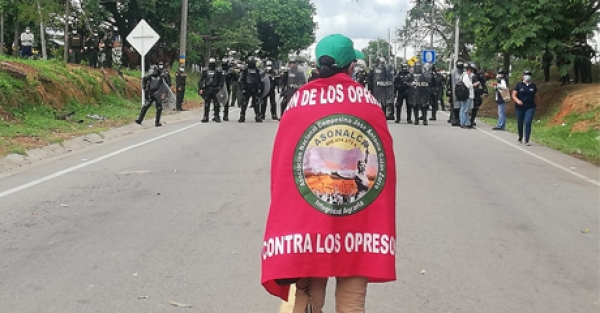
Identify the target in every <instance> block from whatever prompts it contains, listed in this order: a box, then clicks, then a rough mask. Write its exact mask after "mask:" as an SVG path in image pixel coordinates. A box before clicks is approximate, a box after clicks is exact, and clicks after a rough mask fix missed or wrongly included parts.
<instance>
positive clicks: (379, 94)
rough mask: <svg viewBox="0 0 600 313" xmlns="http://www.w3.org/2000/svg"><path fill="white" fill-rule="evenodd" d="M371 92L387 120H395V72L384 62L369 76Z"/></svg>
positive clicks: (378, 64) (379, 61) (378, 63)
mask: <svg viewBox="0 0 600 313" xmlns="http://www.w3.org/2000/svg"><path fill="white" fill-rule="evenodd" d="M367 82H368V85H369V91H371V93H372V94H373V96H375V98H376V99H377V101H378V102H379V104H381V109H382V110H383V114H385V115H386V119H387V120H393V119H394V112H393V111H394V107H393V104H394V71H393V68H392V67H391V66H387V65H386V64H385V63H384V61H383V60H378V62H377V66H376V67H375V68H374V69H372V70H371V71H370V72H369V74H368V75H367Z"/></svg>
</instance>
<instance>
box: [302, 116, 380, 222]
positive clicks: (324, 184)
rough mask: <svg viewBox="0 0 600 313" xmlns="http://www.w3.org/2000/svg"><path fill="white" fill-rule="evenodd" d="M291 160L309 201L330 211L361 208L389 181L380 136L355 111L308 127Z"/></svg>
mask: <svg viewBox="0 0 600 313" xmlns="http://www.w3.org/2000/svg"><path fill="white" fill-rule="evenodd" d="M292 163H293V171H294V178H295V181H296V186H297V187H298V190H299V191H300V193H301V194H302V196H303V197H304V199H305V200H306V201H307V202H308V203H309V204H310V205H311V206H312V207H313V208H315V209H317V210H318V211H321V212H322V213H325V214H328V215H335V216H346V215H352V214H354V213H357V212H360V211H361V210H363V209H365V208H366V207H367V206H368V205H369V204H371V203H372V202H373V201H375V199H376V198H377V196H379V194H380V193H381V190H382V189H383V186H384V185H385V164H386V163H385V151H384V149H383V144H382V142H381V138H380V137H379V135H378V134H377V132H376V131H375V129H373V127H371V125H369V124H368V123H367V122H365V121H364V120H362V119H360V118H358V117H356V116H353V115H341V114H340V115H338V114H336V115H330V116H327V117H325V118H322V119H320V120H318V121H316V122H315V123H313V124H312V125H311V126H309V127H308V129H307V130H306V131H305V132H304V134H303V135H302V137H301V138H300V141H299V144H298V145H297V146H296V151H295V153H294V160H293V162H292Z"/></svg>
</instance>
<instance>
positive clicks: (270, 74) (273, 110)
mask: <svg viewBox="0 0 600 313" xmlns="http://www.w3.org/2000/svg"><path fill="white" fill-rule="evenodd" d="M265 72H266V73H265V74H266V75H267V76H268V77H269V90H268V93H267V96H266V97H265V98H264V99H262V103H261V105H260V112H261V113H260V114H261V119H263V120H264V119H265V116H266V114H267V100H268V101H269V103H270V109H271V119H272V120H274V121H277V120H279V118H277V102H276V101H275V88H276V87H275V86H276V84H275V75H276V73H275V70H274V69H273V62H271V61H267V68H266V71H265Z"/></svg>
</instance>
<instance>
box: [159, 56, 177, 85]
mask: <svg viewBox="0 0 600 313" xmlns="http://www.w3.org/2000/svg"><path fill="white" fill-rule="evenodd" d="M158 70H159V71H160V75H161V76H162V77H163V78H164V80H165V82H166V83H167V85H168V86H169V87H171V86H173V84H172V81H171V73H170V72H169V69H167V68H165V65H164V64H163V62H162V61H160V62H158Z"/></svg>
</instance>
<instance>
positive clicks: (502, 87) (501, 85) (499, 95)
mask: <svg viewBox="0 0 600 313" xmlns="http://www.w3.org/2000/svg"><path fill="white" fill-rule="evenodd" d="M505 74H506V72H505V71H504V69H500V70H498V74H497V75H496V80H497V82H494V83H492V86H493V87H494V90H495V91H496V92H495V100H496V103H497V104H498V123H497V124H496V127H494V128H492V129H493V130H505V129H506V100H505V99H504V96H503V94H508V84H507V83H506V78H504V75H505Z"/></svg>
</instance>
